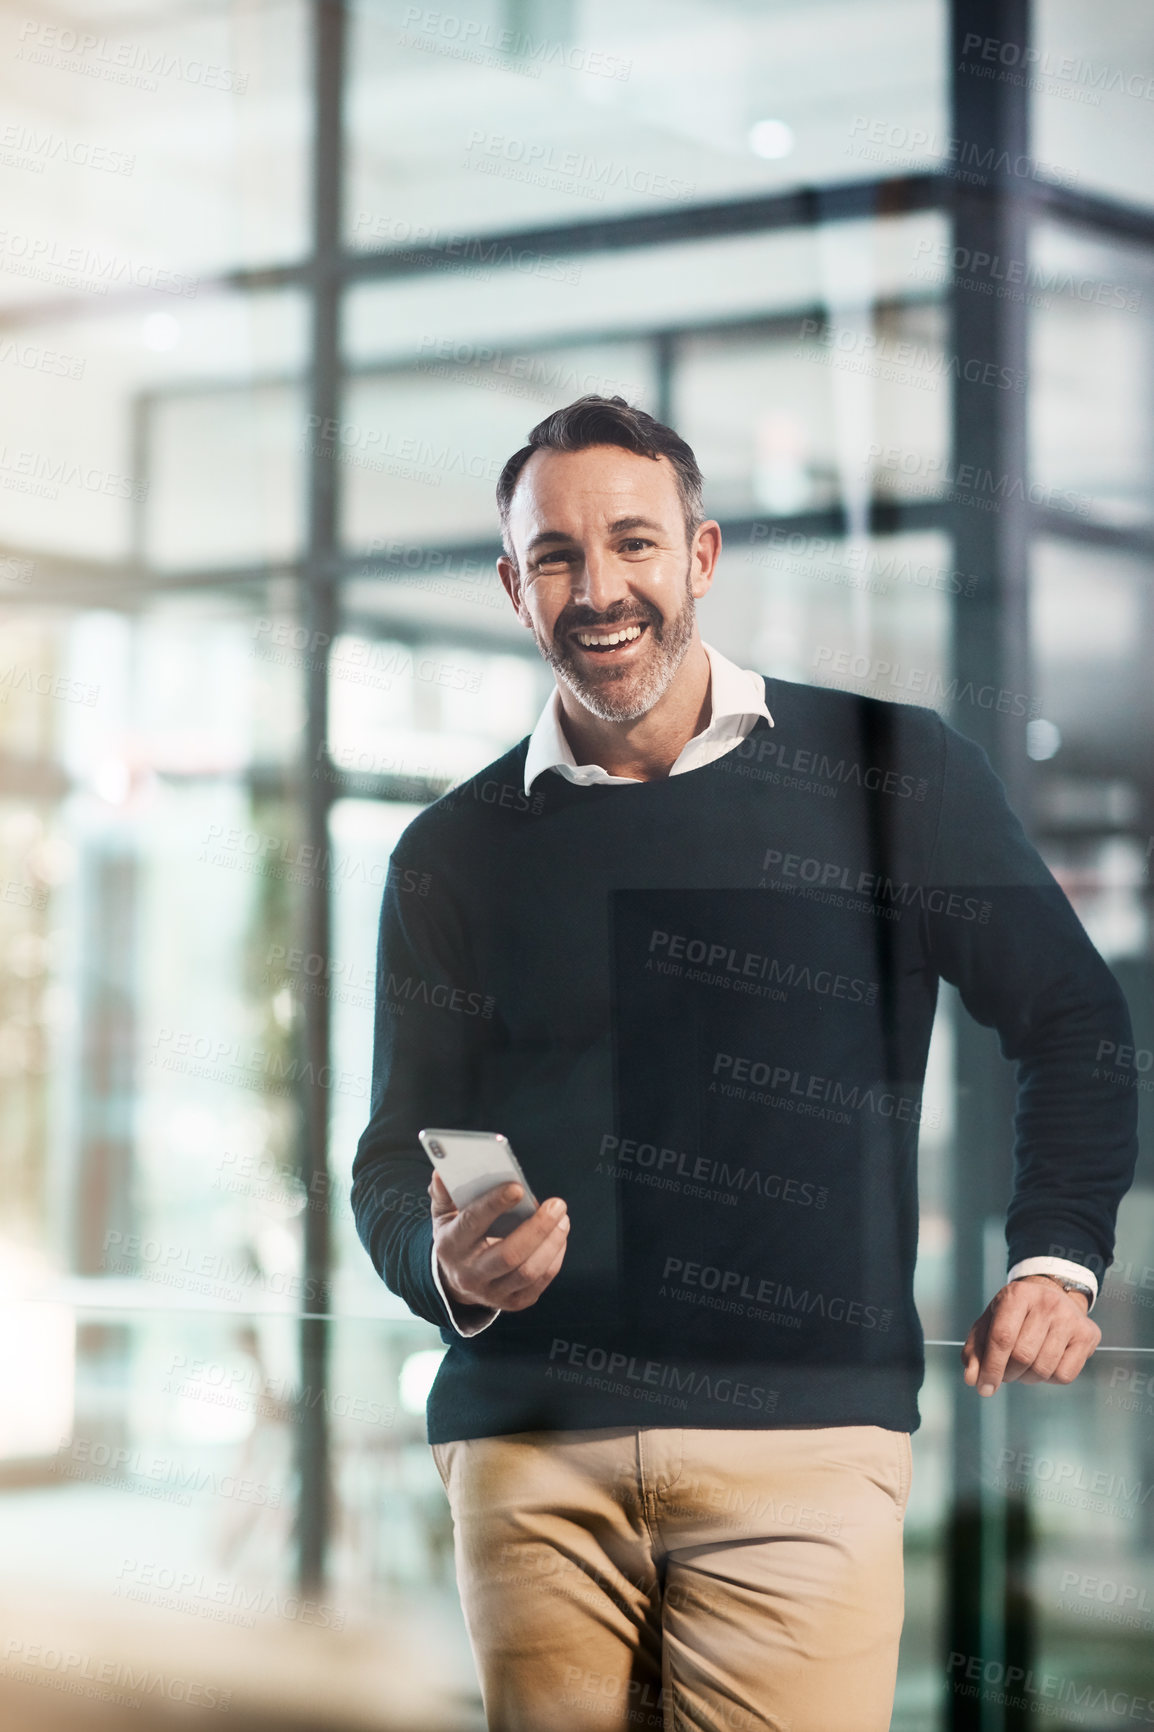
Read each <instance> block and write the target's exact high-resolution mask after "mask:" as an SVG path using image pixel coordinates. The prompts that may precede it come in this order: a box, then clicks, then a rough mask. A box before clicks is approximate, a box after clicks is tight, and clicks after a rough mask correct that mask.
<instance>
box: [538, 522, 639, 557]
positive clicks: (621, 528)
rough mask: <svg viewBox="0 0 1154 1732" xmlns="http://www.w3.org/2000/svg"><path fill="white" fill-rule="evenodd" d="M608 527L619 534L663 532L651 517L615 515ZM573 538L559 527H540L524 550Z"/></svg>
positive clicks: (614, 533)
mask: <svg viewBox="0 0 1154 1732" xmlns="http://www.w3.org/2000/svg"><path fill="white" fill-rule="evenodd" d="M608 527H609V533H610V535H621V534H623V533H624V532H625V531H626V530H627V529H652V530H655V531H656V532H657V534H659V535H660V534H662V533H663V526H662V525H661V524H660V523H654V521H653V519H652V518H651V517H617V518H614V520H613V522H612V523H611V524H609V526H608ZM575 539H576V538H575V537H574V536H572V535H566V534H565V532H564V530H561V529H542V530H541V531H540V533H539V534H537V535H535V536H533V538H532V540H531V541H530V542H529V545H528V547H527V548H526V549H525V552H526V553H532V552H533V550H534V549H535V548H538V547H544V546H546V545H549V546H553V545H555V544H556V543H558V542H561V543H564V542H566V541H573V540H575Z"/></svg>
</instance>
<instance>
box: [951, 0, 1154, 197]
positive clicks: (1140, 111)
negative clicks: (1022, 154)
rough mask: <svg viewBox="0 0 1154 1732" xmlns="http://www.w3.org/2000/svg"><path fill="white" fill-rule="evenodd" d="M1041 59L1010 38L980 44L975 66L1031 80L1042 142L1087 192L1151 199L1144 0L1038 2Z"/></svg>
mask: <svg viewBox="0 0 1154 1732" xmlns="http://www.w3.org/2000/svg"><path fill="white" fill-rule="evenodd" d="M1032 29H1033V34H1034V44H1033V46H1034V50H1035V54H1036V58H1034V59H1032V60H1031V62H1030V64H1029V66H1026V65H1025V64H1024V60H1023V56H1022V53H1021V47H1020V44H1015V43H1011V42H1006V41H1004V40H1002V41H998V42H996V43H994V44H993V45H992V46H987V45H986V43H985V42H982V43H980V44H977V45H975V46H974V48H973V49H972V51H971V59H972V62H973V65H974V69H975V72H980V73H981V74H982V75H983V76H986V77H988V76H990V75H991V74H994V75H996V76H998V77H1002V76H1006V77H1011V78H1017V79H1023V78H1024V79H1025V82H1026V85H1027V88H1028V90H1029V92H1030V126H1031V133H1032V136H1033V139H1034V141H1035V142H1034V146H1033V148H1034V150H1035V152H1036V154H1037V156H1038V157H1039V158H1041V159H1042V160H1043V161H1044V162H1046V163H1049V164H1052V165H1053V167H1054V170H1055V171H1056V173H1058V174H1060V175H1061V177H1062V178H1063V179H1065V180H1066V181H1067V182H1068V183H1069V184H1071V185H1073V186H1074V187H1075V188H1076V189H1077V190H1078V191H1079V192H1088V193H1094V192H1101V193H1106V194H1108V195H1109V196H1110V197H1111V198H1117V199H1124V200H1126V201H1127V202H1128V203H1130V204H1142V205H1149V204H1150V203H1151V191H1150V116H1151V112H1152V110H1151V104H1152V103H1154V38H1152V37H1151V33H1150V11H1149V8H1148V7H1147V6H1146V5H1145V4H1144V0H1114V3H1113V4H1112V5H1110V6H1095V5H1093V4H1092V0H1037V4H1035V6H1034V7H1033V23H1032Z"/></svg>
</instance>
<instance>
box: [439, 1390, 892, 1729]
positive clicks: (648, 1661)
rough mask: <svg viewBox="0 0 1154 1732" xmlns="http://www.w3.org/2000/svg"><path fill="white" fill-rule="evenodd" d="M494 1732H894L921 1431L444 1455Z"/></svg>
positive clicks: (784, 1434) (523, 1440)
mask: <svg viewBox="0 0 1154 1732" xmlns="http://www.w3.org/2000/svg"><path fill="white" fill-rule="evenodd" d="M433 1456H434V1459H435V1460H436V1463H437V1468H438V1471H439V1472H440V1475H441V1478H442V1480H443V1481H444V1484H445V1489H446V1490H447V1492H448V1494H449V1501H450V1503H451V1505H452V1510H453V1521H454V1528H455V1544H456V1559H457V1577H458V1582H459V1584H460V1591H461V1600H462V1605H463V1607H464V1612H465V1620H466V1623H467V1625H468V1629H469V1636H470V1639H471V1641H472V1644H473V1652H474V1655H475V1657H476V1662H477V1670H478V1674H479V1676H480V1680H481V1689H482V1694H483V1696H484V1701H485V1711H486V1715H487V1718H488V1724H489V1727H490V1732H638V1729H640V1728H663V1729H664V1732H683V1729H687V1732H688V1729H691V1732H706V1729H708V1732H747V1729H750V1728H771V1729H772V1732H887V1728H888V1727H889V1724H890V1714H891V1710H892V1707H893V1692H894V1677H895V1674H896V1671H897V1653H898V1638H899V1635H900V1633H901V1626H902V1613H903V1597H902V1518H903V1516H904V1514H905V1507H906V1502H907V1500H908V1497H909V1486H910V1440H909V1436H908V1434H907V1433H906V1432H898V1431H884V1430H882V1429H881V1428H880V1427H878V1426H874V1425H854V1426H832V1427H823V1428H819V1429H814V1430H779V1431H719V1430H713V1429H710V1430H688V1431H677V1430H672V1429H670V1430H666V1429H663V1428H662V1429H655V1430H640V1431H636V1430H629V1429H624V1428H619V1427H613V1428H608V1429H602V1430H591V1431H572V1432H517V1433H513V1434H512V1435H509V1436H505V1437H485V1438H475V1439H469V1440H466V1441H462V1442H457V1443H443V1444H436V1445H434V1447H433Z"/></svg>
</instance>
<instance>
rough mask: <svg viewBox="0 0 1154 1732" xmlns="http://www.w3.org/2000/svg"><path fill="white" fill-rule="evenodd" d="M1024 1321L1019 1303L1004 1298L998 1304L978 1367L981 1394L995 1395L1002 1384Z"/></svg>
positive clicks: (979, 1391)
mask: <svg viewBox="0 0 1154 1732" xmlns="http://www.w3.org/2000/svg"><path fill="white" fill-rule="evenodd" d="M1022 1322H1023V1317H1022V1312H1021V1310H1020V1309H1019V1307H1018V1306H1017V1305H1016V1304H1013V1305H1012V1303H1007V1302H1005V1301H1003V1302H1002V1303H1001V1304H997V1305H996V1308H995V1309H994V1311H993V1313H992V1316H991V1318H990V1325H989V1331H988V1333H987V1336H986V1342H985V1347H984V1349H983V1351H982V1362H981V1365H980V1366H979V1367H978V1394H979V1395H993V1393H994V1391H995V1390H996V1389H997V1388H998V1386H999V1385H1000V1384H1001V1382H1002V1380H1003V1375H1004V1373H1005V1369H1006V1366H1007V1365H1008V1364H1009V1361H1010V1355H1011V1354H1012V1353H1013V1351H1014V1348H1015V1346H1016V1345H1017V1340H1018V1332H1019V1330H1020V1329H1021V1326H1022Z"/></svg>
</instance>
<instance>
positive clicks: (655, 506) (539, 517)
mask: <svg viewBox="0 0 1154 1732" xmlns="http://www.w3.org/2000/svg"><path fill="white" fill-rule="evenodd" d="M642 500H643V501H644V503H645V506H646V508H647V510H648V511H649V513H650V514H655V513H656V514H659V515H661V516H665V515H667V514H672V515H674V516H676V514H677V510H678V495H677V476H676V471H675V470H674V468H673V465H672V464H671V463H670V462H669V460H668V459H667V458H666V457H657V458H653V457H646V456H644V455H643V454H641V453H639V452H636V451H626V450H624V449H622V448H621V447H619V446H604V445H594V446H588V447H586V448H585V449H584V450H582V451H549V450H543V451H535V452H534V453H533V455H532V456H531V457H530V458H529V459H528V461H527V462H526V464H525V467H524V468H523V469H522V471H521V474H520V475H519V477H518V479H517V486H516V490H515V491H514V494H513V498H512V501H511V503H510V515H511V516H512V517H515V518H517V519H518V520H519V527H520V526H522V525H523V526H524V527H525V528H527V529H528V528H536V527H538V525H539V523H540V522H541V521H543V520H544V518H545V517H553V516H555V515H556V514H557V513H558V512H563V511H565V509H566V508H567V507H568V508H569V509H570V510H573V511H579V512H580V513H581V514H582V515H583V516H586V515H593V516H594V517H597V518H600V519H602V520H603V521H605V522H609V521H611V520H612V519H615V518H617V517H619V516H621V515H622V514H623V511H624V507H625V504H626V503H627V502H629V503H631V504H633V505H636V504H638V502H640V501H642Z"/></svg>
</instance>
